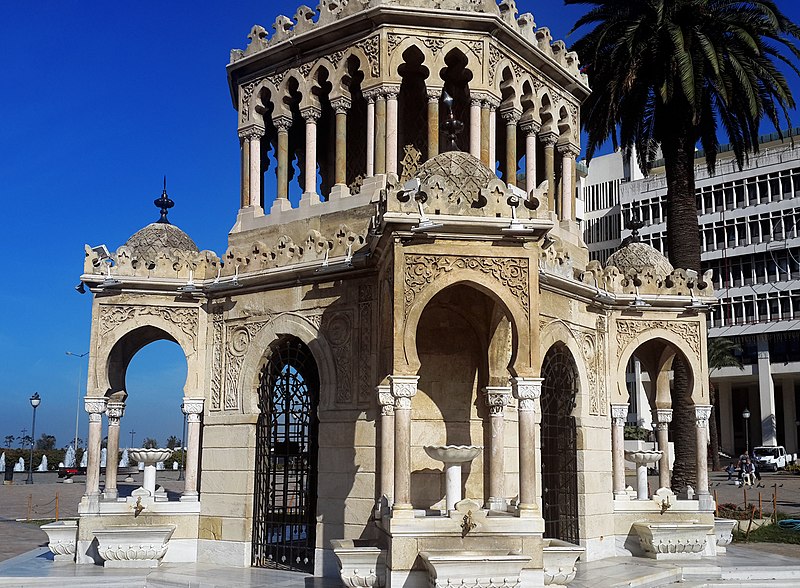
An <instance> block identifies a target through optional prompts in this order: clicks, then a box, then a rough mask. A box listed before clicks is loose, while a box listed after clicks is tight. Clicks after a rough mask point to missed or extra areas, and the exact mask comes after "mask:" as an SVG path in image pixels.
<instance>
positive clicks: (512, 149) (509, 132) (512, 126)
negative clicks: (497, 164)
mask: <svg viewBox="0 0 800 588" xmlns="http://www.w3.org/2000/svg"><path fill="white" fill-rule="evenodd" d="M500 116H502V117H503V120H504V121H505V123H506V178H505V180H506V184H509V185H512V186H516V185H517V122H518V121H519V117H520V113H519V111H517V110H503V111H501V112H500Z"/></svg>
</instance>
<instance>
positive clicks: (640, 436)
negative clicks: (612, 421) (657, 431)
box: [624, 425, 651, 441]
mask: <svg viewBox="0 0 800 588" xmlns="http://www.w3.org/2000/svg"><path fill="white" fill-rule="evenodd" d="M650 432H651V431H650V430H648V429H645V428H644V427H638V426H636V425H625V430H624V434H625V440H626V441H648V440H649V439H650Z"/></svg>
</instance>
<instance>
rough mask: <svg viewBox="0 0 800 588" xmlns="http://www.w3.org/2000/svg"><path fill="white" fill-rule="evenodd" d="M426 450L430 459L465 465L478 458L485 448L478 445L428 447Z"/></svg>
mask: <svg viewBox="0 0 800 588" xmlns="http://www.w3.org/2000/svg"><path fill="white" fill-rule="evenodd" d="M424 449H425V453H427V454H428V455H429V456H430V457H432V458H433V459H436V460H438V461H441V462H442V463H464V462H468V461H472V460H473V459H475V458H476V457H478V456H479V455H480V453H481V451H482V450H483V447H480V446H478V445H426V446H425V447H424Z"/></svg>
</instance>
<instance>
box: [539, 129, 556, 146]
mask: <svg viewBox="0 0 800 588" xmlns="http://www.w3.org/2000/svg"><path fill="white" fill-rule="evenodd" d="M539 141H540V142H541V143H542V144H543V145H544V146H545V147H555V145H556V143H558V133H554V132H553V131H547V132H546V133H540V134H539Z"/></svg>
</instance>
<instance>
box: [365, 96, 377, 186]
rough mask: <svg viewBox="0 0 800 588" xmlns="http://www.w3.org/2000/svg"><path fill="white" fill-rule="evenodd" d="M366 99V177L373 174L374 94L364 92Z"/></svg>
mask: <svg viewBox="0 0 800 588" xmlns="http://www.w3.org/2000/svg"><path fill="white" fill-rule="evenodd" d="M364 98H366V100H367V177H368V178H369V177H372V176H373V175H375V96H374V95H373V94H371V93H369V92H367V93H365V94H364Z"/></svg>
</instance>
